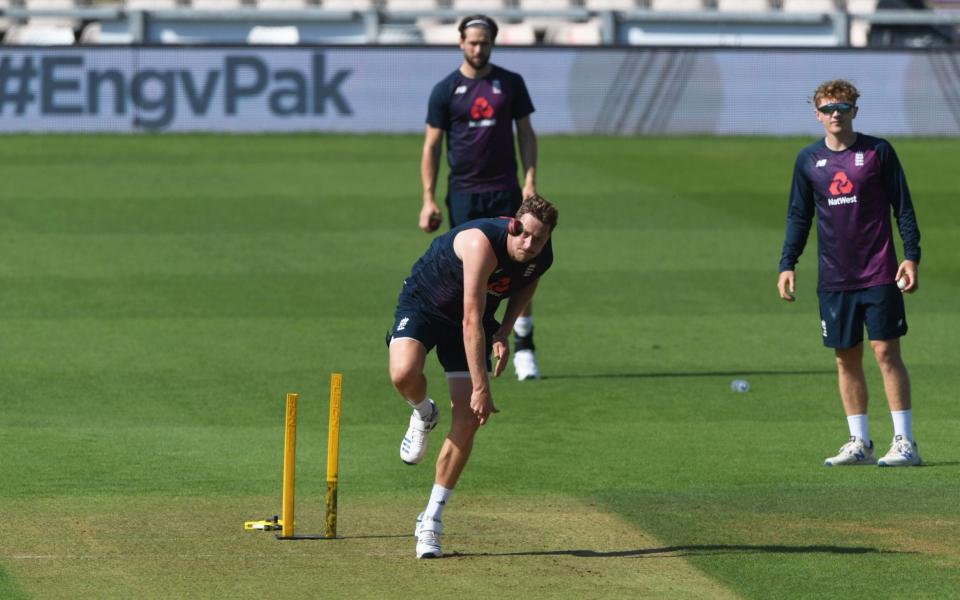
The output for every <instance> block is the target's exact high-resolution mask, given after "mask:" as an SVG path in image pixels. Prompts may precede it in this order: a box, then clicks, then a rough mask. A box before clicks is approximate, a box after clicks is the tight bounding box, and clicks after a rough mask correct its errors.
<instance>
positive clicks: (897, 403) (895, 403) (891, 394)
mask: <svg viewBox="0 0 960 600" xmlns="http://www.w3.org/2000/svg"><path fill="white" fill-rule="evenodd" d="M870 345H871V346H872V347H873V353H874V355H875V356H876V357H877V364H878V365H880V373H881V374H882V375H883V389H884V391H886V393H887V404H889V406H890V410H910V409H911V407H912V406H913V404H912V401H911V398H910V375H909V374H908V373H907V367H906V365H904V364H903V358H902V357H901V355H900V338H896V339H892V340H880V341H872V342H870Z"/></svg>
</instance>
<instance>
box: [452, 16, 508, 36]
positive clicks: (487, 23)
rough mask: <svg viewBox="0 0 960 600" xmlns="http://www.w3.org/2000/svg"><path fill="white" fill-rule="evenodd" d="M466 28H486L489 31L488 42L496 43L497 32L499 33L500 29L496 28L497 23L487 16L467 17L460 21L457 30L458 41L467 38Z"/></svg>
mask: <svg viewBox="0 0 960 600" xmlns="http://www.w3.org/2000/svg"><path fill="white" fill-rule="evenodd" d="M467 27H486V28H487V29H489V30H490V40H491V41H494V42H495V41H497V32H498V31H500V28H499V27H497V22H496V21H494V20H493V19H491V18H490V17H488V16H487V15H469V16H466V17H464V18H463V20H461V21H460V26H459V27H457V29H458V30H459V31H460V39H461V40H462V39H465V38H466V37H467Z"/></svg>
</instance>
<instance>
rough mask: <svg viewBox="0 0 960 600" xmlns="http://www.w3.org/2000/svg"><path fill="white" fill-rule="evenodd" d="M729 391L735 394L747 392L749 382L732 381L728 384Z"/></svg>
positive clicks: (744, 380)
mask: <svg viewBox="0 0 960 600" xmlns="http://www.w3.org/2000/svg"><path fill="white" fill-rule="evenodd" d="M730 389H731V390H733V391H735V392H749V391H750V382H748V381H747V380H746V379H734V380H733V381H731V382H730Z"/></svg>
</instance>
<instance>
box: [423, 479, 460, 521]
mask: <svg viewBox="0 0 960 600" xmlns="http://www.w3.org/2000/svg"><path fill="white" fill-rule="evenodd" d="M451 494H453V490H448V489H447V488H445V487H443V486H442V485H440V484H439V483H435V484H433V491H431V492H430V502H427V509H426V510H425V511H423V516H424V517H425V518H430V519H433V520H434V521H442V520H443V508H444V507H445V506H446V505H447V500H449V499H450V495H451Z"/></svg>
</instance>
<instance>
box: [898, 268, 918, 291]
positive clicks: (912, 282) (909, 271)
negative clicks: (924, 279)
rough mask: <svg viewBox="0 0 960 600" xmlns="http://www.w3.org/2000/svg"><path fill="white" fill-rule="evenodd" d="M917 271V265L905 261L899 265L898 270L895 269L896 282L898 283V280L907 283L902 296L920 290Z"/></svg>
mask: <svg viewBox="0 0 960 600" xmlns="http://www.w3.org/2000/svg"><path fill="white" fill-rule="evenodd" d="M917 271H918V270H917V263H915V262H913V261H912V260H905V261H903V262H902V263H900V268H898V269H897V281H900V278H903V279H905V280H906V281H907V285H905V286H904V287H903V293H904V294H912V293H914V292H915V291H917V290H918V289H920V281H919V279H918V277H919V275H920V274H919V273H918V272H917Z"/></svg>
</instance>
